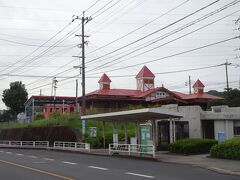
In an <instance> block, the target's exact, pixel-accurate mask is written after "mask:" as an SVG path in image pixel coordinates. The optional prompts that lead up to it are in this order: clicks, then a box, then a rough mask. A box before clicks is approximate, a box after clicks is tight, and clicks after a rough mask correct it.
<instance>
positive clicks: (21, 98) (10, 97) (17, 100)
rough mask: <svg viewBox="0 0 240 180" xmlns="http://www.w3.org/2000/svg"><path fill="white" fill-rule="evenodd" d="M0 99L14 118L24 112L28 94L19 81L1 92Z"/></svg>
mask: <svg viewBox="0 0 240 180" xmlns="http://www.w3.org/2000/svg"><path fill="white" fill-rule="evenodd" d="M2 97H3V98H2V101H3V102H4V103H5V105H6V106H7V107H9V108H10V112H11V113H12V114H13V115H14V116H15V117H16V115H17V114H18V113H20V112H23V111H24V103H25V102H26V101H27V99H28V93H27V90H26V89H25V85H24V84H22V82H21V81H16V82H12V83H10V88H9V89H5V90H4V91H3V95H2Z"/></svg>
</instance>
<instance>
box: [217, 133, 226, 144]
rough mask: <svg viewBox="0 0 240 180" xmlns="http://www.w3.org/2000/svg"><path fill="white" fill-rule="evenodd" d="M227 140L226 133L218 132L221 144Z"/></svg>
mask: <svg viewBox="0 0 240 180" xmlns="http://www.w3.org/2000/svg"><path fill="white" fill-rule="evenodd" d="M225 140H226V137H225V132H218V142H219V143H221V142H223V141H225Z"/></svg>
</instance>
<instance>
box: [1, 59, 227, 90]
mask: <svg viewBox="0 0 240 180" xmlns="http://www.w3.org/2000/svg"><path fill="white" fill-rule="evenodd" d="M224 65H225V64H224V63H223V64H218V65H212V66H204V67H199V68H191V69H182V70H176V71H166V72H159V73H154V74H155V75H162V74H173V73H181V72H189V71H196V70H203V69H210V68H215V67H220V66H224ZM71 69H72V68H71ZM0 76H12V77H26V78H39V77H41V78H53V77H56V78H69V79H71V78H76V76H57V74H55V75H52V76H46V75H24V74H0ZM133 76H136V74H135V75H134V74H131V75H118V76H111V78H117V77H133ZM86 78H99V76H87V77H86ZM27 86H28V85H27Z"/></svg>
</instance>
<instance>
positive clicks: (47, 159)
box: [43, 158, 54, 161]
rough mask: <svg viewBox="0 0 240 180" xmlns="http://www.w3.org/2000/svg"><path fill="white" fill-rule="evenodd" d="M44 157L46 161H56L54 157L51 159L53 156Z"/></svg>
mask: <svg viewBox="0 0 240 180" xmlns="http://www.w3.org/2000/svg"><path fill="white" fill-rule="evenodd" d="M43 159H44V160H46V161H54V159H51V158H43Z"/></svg>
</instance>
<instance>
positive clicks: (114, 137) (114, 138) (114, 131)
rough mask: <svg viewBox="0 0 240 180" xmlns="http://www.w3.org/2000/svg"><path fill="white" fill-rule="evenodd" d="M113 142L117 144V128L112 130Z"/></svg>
mask: <svg viewBox="0 0 240 180" xmlns="http://www.w3.org/2000/svg"><path fill="white" fill-rule="evenodd" d="M113 144H118V131H117V129H114V130H113Z"/></svg>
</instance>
